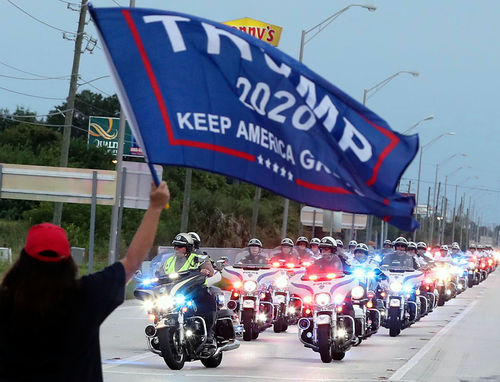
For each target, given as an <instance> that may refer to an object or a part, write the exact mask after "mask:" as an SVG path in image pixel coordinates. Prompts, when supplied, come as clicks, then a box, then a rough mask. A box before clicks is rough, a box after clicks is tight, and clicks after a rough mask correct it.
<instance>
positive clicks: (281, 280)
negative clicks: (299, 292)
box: [275, 277, 288, 288]
mask: <svg viewBox="0 0 500 382" xmlns="http://www.w3.org/2000/svg"><path fill="white" fill-rule="evenodd" d="M275 284H276V286H277V287H278V288H286V286H287V285H288V279H287V278H286V277H278V278H277V279H276V281H275Z"/></svg>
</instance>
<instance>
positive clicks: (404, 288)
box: [403, 285, 413, 293]
mask: <svg viewBox="0 0 500 382" xmlns="http://www.w3.org/2000/svg"><path fill="white" fill-rule="evenodd" d="M403 291H404V292H406V293H410V292H412V291H413V287H412V286H411V285H405V286H404V287H403Z"/></svg>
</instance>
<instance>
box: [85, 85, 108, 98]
mask: <svg viewBox="0 0 500 382" xmlns="http://www.w3.org/2000/svg"><path fill="white" fill-rule="evenodd" d="M85 85H88V86H92V87H93V88H94V89H96V90H98V91H100V92H101V93H104V94H106V95H107V96H108V97H112V95H111V94H109V93H106V92H105V91H104V90H101V89H99V88H98V87H97V86H94V85H92V84H85Z"/></svg>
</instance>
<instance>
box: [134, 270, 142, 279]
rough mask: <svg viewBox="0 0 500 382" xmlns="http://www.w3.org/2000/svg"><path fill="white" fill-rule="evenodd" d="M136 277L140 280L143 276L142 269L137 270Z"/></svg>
mask: <svg viewBox="0 0 500 382" xmlns="http://www.w3.org/2000/svg"><path fill="white" fill-rule="evenodd" d="M134 278H135V279H136V280H140V279H141V278H142V272H141V271H140V270H137V271H135V273H134Z"/></svg>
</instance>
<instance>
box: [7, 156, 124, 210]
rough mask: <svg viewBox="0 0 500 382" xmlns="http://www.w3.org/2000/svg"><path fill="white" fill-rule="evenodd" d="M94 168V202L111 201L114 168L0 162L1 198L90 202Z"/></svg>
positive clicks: (113, 187) (112, 197) (113, 191)
mask: <svg viewBox="0 0 500 382" xmlns="http://www.w3.org/2000/svg"><path fill="white" fill-rule="evenodd" d="M94 171H97V195H96V196H97V204H104V205H113V204H115V194H116V171H109V170H91V169H86V168H69V167H48V166H28V165H21V164H7V163H0V179H1V182H0V197H1V199H20V200H38V201H45V202H63V203H80V204H90V203H91V202H92V184H93V179H92V175H93V172H94Z"/></svg>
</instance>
